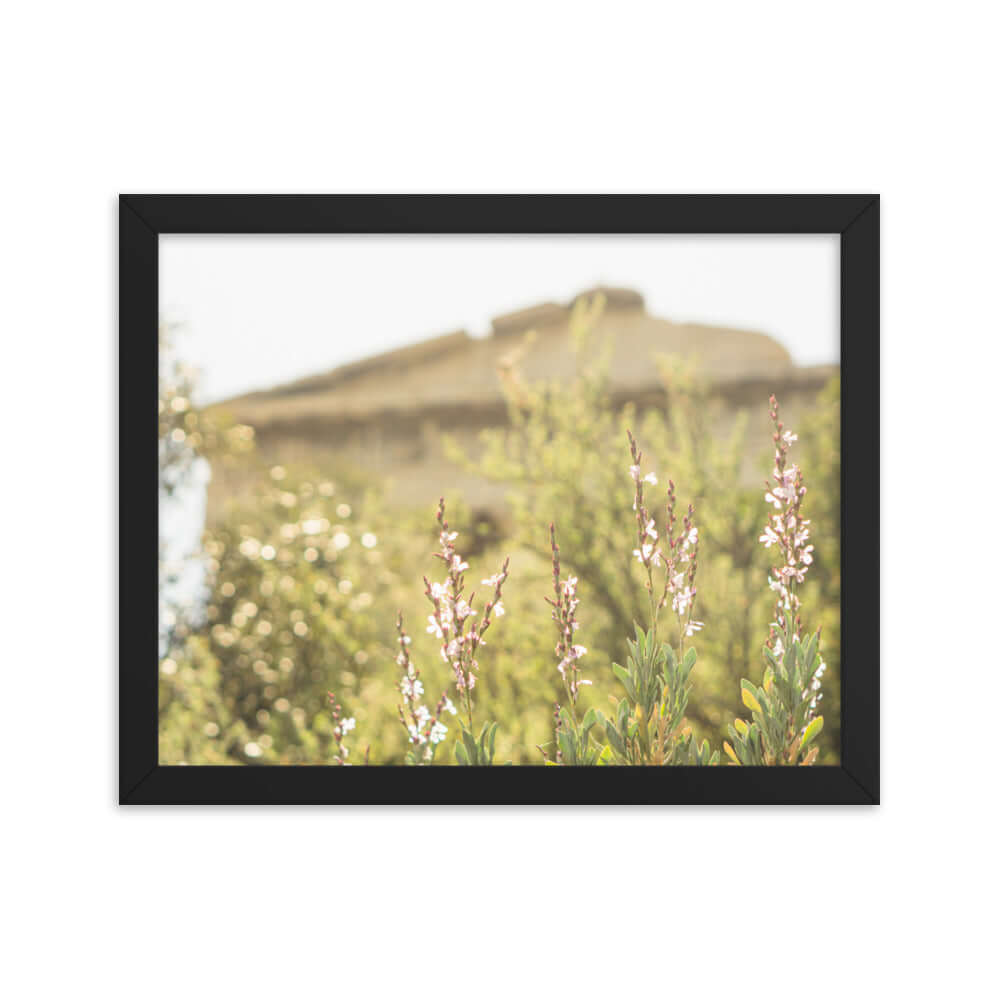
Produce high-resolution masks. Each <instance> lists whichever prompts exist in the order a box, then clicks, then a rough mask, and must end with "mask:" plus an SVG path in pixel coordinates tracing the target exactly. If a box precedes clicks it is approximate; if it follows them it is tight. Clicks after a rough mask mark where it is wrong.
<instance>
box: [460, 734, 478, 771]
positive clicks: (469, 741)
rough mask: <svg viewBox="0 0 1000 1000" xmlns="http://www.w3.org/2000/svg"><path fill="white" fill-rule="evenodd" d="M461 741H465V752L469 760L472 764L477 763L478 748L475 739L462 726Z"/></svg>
mask: <svg viewBox="0 0 1000 1000" xmlns="http://www.w3.org/2000/svg"><path fill="white" fill-rule="evenodd" d="M462 742H464V743H465V749H466V752H467V753H468V755H469V761H470V762H471V763H473V764H478V763H479V748H478V746H477V745H476V740H475V738H474V737H473V735H472V733H470V732H469V730H468V729H466V728H465V727H464V726H463V727H462Z"/></svg>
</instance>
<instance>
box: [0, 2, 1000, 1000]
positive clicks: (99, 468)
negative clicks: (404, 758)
mask: <svg viewBox="0 0 1000 1000" xmlns="http://www.w3.org/2000/svg"><path fill="white" fill-rule="evenodd" d="M992 16H993V12H992V11H991V10H990V8H989V7H988V6H986V5H983V4H980V3H969V2H960V0H957V2H955V3H953V4H951V5H950V6H949V7H948V8H947V11H946V12H945V13H942V12H941V11H940V10H939V9H938V8H936V7H930V6H928V7H923V6H913V5H911V6H908V7H905V8H903V7H900V6H898V5H895V4H878V3H874V4H873V3H871V2H870V0H866V2H864V3H855V2H850V0H845V2H843V3H841V4H838V5H837V6H836V7H835V8H830V7H828V6H808V5H802V4H801V3H782V4H776V3H765V2H763V0H762V2H759V3H754V4H745V3H732V4H713V5H710V6H705V5H702V6H699V5H692V4H683V5H657V6H653V5H644V4H633V3H627V2H623V3H620V4H618V5H616V6H615V7H613V8H612V7H609V6H608V5H607V4H600V5H597V4H593V5H591V4H580V3H576V4H572V5H565V6H562V5H555V4H553V5H550V6H541V5H539V4H537V3H532V4H520V3H509V4H506V5H504V6H503V7H497V6H495V5H492V6H477V5H470V4H468V3H463V4H453V5H449V6H445V5H441V4H415V5H414V4H410V5H405V6H400V7H399V8H394V9H388V8H385V9H380V8H378V7H376V6H374V5H364V6H363V5H353V6H351V7H349V8H348V7H337V6H334V5H330V4H320V3H316V4H298V3H288V4H285V5H283V6H281V7H280V8H275V7H274V6H273V5H270V4H268V5H264V4H252V3H251V4H248V3H240V4H235V3H216V4H206V3H204V2H198V3H187V2H177V3H174V4H171V5H162V4H160V5H138V4H135V3H129V4H125V3H121V4H112V3H95V4H85V5H80V4H68V3H66V4H54V5H46V6H44V7H43V6H42V5H28V4H22V5H18V6H15V7H12V8H11V9H10V10H8V11H7V12H6V17H5V25H4V57H3V59H2V60H0V83H2V84H3V93H4V94H6V95H7V100H6V101H5V102H4V112H3V118H4V146H5V155H4V157H3V167H2V169H3V171H4V174H5V178H4V181H5V182H4V184H3V185H2V186H0V199H2V209H3V212H2V217H3V220H4V224H3V231H2V233H3V235H2V243H0V246H2V250H0V252H2V260H0V264H2V271H0V273H2V274H3V276H4V282H3V285H4V291H3V306H4V310H3V319H4V328H5V329H4V332H5V334H6V336H5V349H6V352H7V353H6V359H7V364H6V366H5V375H6V378H5V391H4V393H3V407H4V415H5V418H6V426H7V428H8V435H7V440H6V447H7V452H6V469H7V475H6V478H5V487H6V488H5V489H4V490H3V491H2V500H0V503H2V505H3V507H2V511H3V522H2V523H3V524H4V526H5V528H6V530H5V532H4V537H5V539H6V542H5V549H4V559H3V573H2V575H0V579H2V587H3V598H4V599H3V608H4V612H5V613H4V619H3V620H4V625H5V629H4V637H5V639H6V640H7V642H6V643H5V645H4V663H3V672H4V673H3V676H4V685H3V694H4V725H3V743H4V747H5V753H4V755H3V772H4V783H3V790H4V814H5V817H4V818H5V822H4V833H5V834H6V837H5V840H6V844H5V850H4V855H3V865H4V876H3V896H4V905H3V907H2V908H0V911H2V912H0V920H2V921H3V923H4V930H3V941H4V951H5V955H6V957H5V961H4V963H3V965H2V968H0V977H2V979H3V980H4V981H5V982H4V985H5V986H6V987H7V989H6V990H5V992H6V993H7V994H8V995H10V996H16V997H58V998H64V997H69V996H75V995H77V994H79V993H81V992H86V991H96V992H98V993H99V994H100V995H102V996H107V997H116V998H117V997H123V998H124V997H130V998H131V997H138V996H141V997H148V998H160V997H170V998H176V997H180V996H185V997H209V996H226V997H239V996H277V997H285V998H292V997H301V996H306V995H310V996H311V995H326V996H336V995H353V996H359V997H372V998H374V997H381V996H387V995H403V994H408V995H423V994H425V993H430V992H433V993H436V994H438V995H442V996H462V995H472V994H474V995H476V996H480V997H481V996H510V995H512V994H517V995H527V994H530V995H544V996H564V995H570V994H569V988H568V987H567V985H566V984H567V983H568V982H572V983H575V984H576V986H575V988H574V989H575V990H580V991H583V992H579V993H578V992H574V993H573V994H572V995H574V996H575V995H587V996H615V997H617V996H623V995H626V996H627V995H631V994H632V993H634V992H637V991H639V990H647V989H648V990H653V991H654V992H656V993H657V994H659V993H663V994H664V995H670V996H674V997H694V996H710V997H721V996H737V997H773V996H775V995H779V994H780V995H782V996H797V995H803V996H806V995H807V996H810V997H817V998H825V997H840V998H842V997H848V996H849V997H887V996H906V997H910V996H924V995H949V996H979V995H984V994H985V993H988V992H989V990H990V989H991V987H990V985H989V984H990V983H991V982H995V971H994V968H993V965H994V963H993V951H994V944H995V941H994V939H995V933H996V890H997V860H996V824H995V817H994V816H993V815H992V814H993V811H994V806H993V799H994V798H995V790H996V787H997V766H998V763H997V752H996V735H995V734H996V729H997V721H996V718H997V712H996V705H997V694H998V692H997V656H996V645H997V644H996V641H995V637H994V635H993V621H994V619H995V607H994V605H995V596H996V583H995V575H996V566H997V556H998V551H997V549H998V546H997V540H996V532H995V531H994V530H993V527H992V521H993V517H992V507H993V500H994V498H995V495H996V491H995V485H994V484H993V482H992V480H993V479H995V474H994V472H993V463H992V462H991V461H990V460H989V458H988V456H989V455H991V454H992V453H993V452H994V451H995V442H994V441H992V436H993V432H994V430H995V427H996V418H995V412H994V411H995V407H994V402H993V400H994V398H995V391H996V390H995V383H996V378H997V362H998V350H997V340H996V335H997V304H996V294H995V283H996V279H995V271H996V245H995V234H996V230H997V224H998V222H1000V218H998V214H1000V213H998V200H997V188H996V169H995V168H996V155H995V149H994V147H993V142H994V132H995V129H993V128H991V123H992V122H993V120H994V118H995V108H994V106H993V97H992V95H993V94H995V93H996V91H997V69H996V60H995V58H994V55H995V53H994V51H993V48H994V39H995V37H996V33H995V27H996V26H995V24H991V23H990V21H991V19H992ZM119 190H126V191H134V190H151V191H180V192H185V191H208V192H214V191H337V190H339V191H380V190H384V191H449V190H455V191H484V190H504V191H558V190H565V191H577V192H580V191H602V190H604V191H647V190H649V191H738V192H740V191H762V192H778V191H797V192H809V191H847V192H855V191H868V190H877V191H881V192H882V194H883V201H882V222H883V253H882V257H883V267H884V270H883V294H884V297H883V320H884V327H883V341H882V343H883V350H882V358H883V369H882V370H883V376H882V428H881V434H882V442H883V451H882V455H883V464H882V510H883V517H882V539H883V541H882V552H881V566H882V568H883V570H882V571H883V573H884V577H883V580H884V583H883V590H882V643H881V646H882V668H883V699H884V705H885V707H884V711H883V741H882V745H883V753H884V758H883V760H884V767H883V797H884V801H885V805H883V806H882V807H880V808H878V809H808V810H807V809H798V810H793V809H763V808H761V809H744V810H733V809H721V808H717V809H707V808H706V809H662V808H661V809H644V810H640V809H615V810H612V809H604V810H582V809H548V810H512V809H476V810H461V809H448V810H430V809H423V810H408V811H407V810H401V809H387V808H385V809H369V810H358V809H333V808H329V809H312V810H306V809H285V810H281V809H236V808H233V809H166V808H160V809H155V808H150V809H129V810H121V809H119V808H117V807H116V806H115V805H114V798H115V732H116V723H115V711H116V702H115V683H114V671H115V669H116V666H117V658H116V657H117V654H116V642H117V640H116V628H115V625H116V622H115V603H116V588H117V586H118V585H119V581H118V580H117V570H116V555H115V553H116V536H117V522H116V511H115V505H116V469H117V462H118V459H119V456H117V454H116V440H117V438H116V430H115V421H116V419H117V415H116V402H115V400H116V395H115V392H116V360H115V359H116V348H115V296H116V284H115V232H116V208H115V201H114V197H115V194H116V192H117V191H119ZM121 419H128V414H122V415H121ZM873 433H875V431H874V429H873ZM120 460H121V463H122V467H123V469H125V470H126V473H125V474H127V466H128V456H120ZM875 486H876V484H874V483H873V484H872V487H873V489H874V488H875ZM39 528H44V532H45V536H44V542H43V541H42V539H41V535H40V533H39V531H38V529H39ZM121 543H122V544H123V545H125V544H128V540H127V539H122V540H121ZM53 556H56V557H57V558H58V560H59V561H58V562H56V561H54V559H53ZM873 557H874V554H873ZM66 560H69V562H68V563H67V562H66ZM67 567H70V568H71V572H72V576H71V578H70V579H66V578H65V576H64V573H65V570H66V569H67ZM121 585H123V586H127V585H128V581H127V580H122V581H121ZM11 643H12V644H13V645H11ZM131 666H132V667H133V668H134V669H148V665H145V664H132V665H131ZM54 733H55V734H58V736H59V742H55V741H54V740H53V734H54ZM640 845H641V846H640ZM640 851H646V852H648V853H649V855H650V856H651V857H652V858H654V859H656V858H659V859H660V861H659V862H656V861H654V862H651V863H647V864H646V865H644V866H643V869H642V873H640V866H639V864H638V858H639V854H640ZM657 864H660V865H662V872H661V871H660V870H659V869H658V867H657ZM445 889H446V890H447V895H445V893H444V890H445ZM423 893H429V894H430V895H429V897H426V898H427V904H426V906H425V907H424V912H426V913H427V914H428V918H429V919H428V923H427V924H426V925H422V926H421V925H415V923H414V920H413V914H414V910H415V906H414V904H415V901H416V900H417V899H421V900H423V899H424V898H425V897H424V896H423V895H422V894H423ZM464 904H469V905H471V906H472V907H473V909H474V912H475V914H476V919H475V920H471V919H468V918H467V916H466V915H465V912H466V911H464V910H463V905H464ZM617 912H621V913H623V914H624V913H627V915H628V916H627V918H626V919H622V918H620V917H619V916H617ZM741 928H748V930H741ZM463 991H465V992H463Z"/></svg>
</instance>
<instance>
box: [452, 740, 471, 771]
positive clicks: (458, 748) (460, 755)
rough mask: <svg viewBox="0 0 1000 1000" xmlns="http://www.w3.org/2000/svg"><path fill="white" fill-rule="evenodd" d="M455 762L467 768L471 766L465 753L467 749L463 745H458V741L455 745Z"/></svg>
mask: <svg viewBox="0 0 1000 1000" xmlns="http://www.w3.org/2000/svg"><path fill="white" fill-rule="evenodd" d="M455 760H457V761H458V762H459V764H462V765H464V766H465V767H468V766H469V755H468V754H467V753H466V752H465V747H463V746H462V744H461V743H458V742H457V741H456V743H455Z"/></svg>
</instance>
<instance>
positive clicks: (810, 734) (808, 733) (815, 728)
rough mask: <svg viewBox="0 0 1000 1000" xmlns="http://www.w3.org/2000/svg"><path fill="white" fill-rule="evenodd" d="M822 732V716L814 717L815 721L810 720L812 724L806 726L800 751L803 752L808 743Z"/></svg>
mask: <svg viewBox="0 0 1000 1000" xmlns="http://www.w3.org/2000/svg"><path fill="white" fill-rule="evenodd" d="M822 731H823V716H822V715H818V716H816V718H815V719H813V720H812V722H810V723H809V725H808V726H806V730H805V732H804V733H803V734H802V744H801V748H800V749H802V750H805V748H806V747H807V746H808V745H809V743H810V741H811V740H812V739H814V738H815V737H816V736H818V735H819V734H820V733H821V732H822Z"/></svg>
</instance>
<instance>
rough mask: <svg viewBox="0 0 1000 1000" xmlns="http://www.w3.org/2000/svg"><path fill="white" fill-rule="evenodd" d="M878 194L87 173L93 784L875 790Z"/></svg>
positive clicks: (296, 790)
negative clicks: (104, 718)
mask: <svg viewBox="0 0 1000 1000" xmlns="http://www.w3.org/2000/svg"><path fill="white" fill-rule="evenodd" d="M878 213H879V202H878V197H877V196H875V195H808V196H805V195H787V196H778V195H761V196H744V195H718V196H711V195H641V196H640V195H635V196H632V195H565V196H556V195H537V196H532V195H481V196H480V195H455V196H444V195H424V196H422V195H405V196H404V195H387V196H370V195H363V196H358V195H352V196H346V195H345V196H341V195H316V196H293V195H259V196H256V195H254V196H251V195H233V196H225V195H204V196H191V195H122V196H121V198H120V202H119V226H120V228H119V296H120V301H119V324H120V352H121V353H120V358H121V366H120V371H121V375H120V537H121V546H120V551H121V556H120V561H121V564H120V579H121V597H120V676H119V716H120V723H119V724H120V730H119V798H120V802H122V803H125V804H143V803H276V804H277V803H317V804H318V803H331V804H337V803H345V804H351V803H422V804H427V803H482V804H492V803H496V804H508V803H512V804H534V803H538V804H542V803H556V804H558V803H586V804H589V803H594V804H615V803H622V804H628V803H638V804H644V803H662V804H672V803H677V804H684V803H728V804H743V803H746V804H752V803H845V804H846V803H858V804H872V803H877V802H878V800H879V790H878V774H879V726H878V719H879V711H878V710H879V534H878V531H879V528H878V525H879V496H878V490H879V403H878V385H879V214H878ZM848 526H850V531H848ZM154 562H155V570H154Z"/></svg>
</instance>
